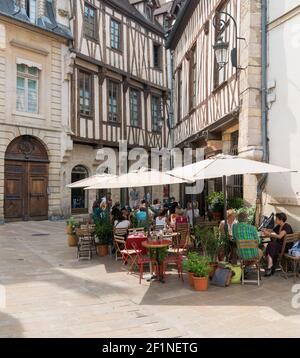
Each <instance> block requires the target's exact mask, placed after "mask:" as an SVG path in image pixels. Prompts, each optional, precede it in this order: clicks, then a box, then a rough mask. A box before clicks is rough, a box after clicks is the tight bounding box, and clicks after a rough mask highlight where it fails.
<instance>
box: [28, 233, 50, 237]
mask: <svg viewBox="0 0 300 358" xmlns="http://www.w3.org/2000/svg"><path fill="white" fill-rule="evenodd" d="M49 235H50V234H46V233H41V234H32V236H35V237H38V236H49Z"/></svg>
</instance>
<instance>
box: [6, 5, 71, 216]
mask: <svg viewBox="0 0 300 358" xmlns="http://www.w3.org/2000/svg"><path fill="white" fill-rule="evenodd" d="M68 5H69V2H68V1H67V0H56V1H49V0H48V1H46V0H26V1H25V0H18V1H17V0H16V1H13V0H1V1H0V223H1V222H4V220H5V221H12V220H45V219H48V218H49V217H50V218H56V217H62V216H66V215H68V207H65V206H64V200H63V198H62V195H61V192H62V191H61V188H62V186H64V185H65V184H66V182H63V179H62V173H63V158H64V153H65V150H66V148H67V147H68V146H71V144H70V141H69V140H68V138H69V137H68V134H67V132H68V131H67V127H68V119H69V106H68V104H69V99H68V88H69V83H68V80H69V74H68V73H69V66H68V65H69V62H68V59H69V55H68V50H69V42H70V41H71V40H72V36H71V32H70V29H69V13H68Z"/></svg>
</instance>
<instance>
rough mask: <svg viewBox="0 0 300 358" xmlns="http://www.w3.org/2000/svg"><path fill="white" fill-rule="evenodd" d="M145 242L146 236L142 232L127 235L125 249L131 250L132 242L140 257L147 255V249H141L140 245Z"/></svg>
mask: <svg viewBox="0 0 300 358" xmlns="http://www.w3.org/2000/svg"><path fill="white" fill-rule="evenodd" d="M145 240H147V235H146V234H145V233H143V232H139V233H132V234H129V235H128V237H127V240H126V248H127V249H133V247H132V243H133V242H134V243H135V244H136V246H137V247H138V249H139V250H141V253H142V255H147V249H146V248H145V247H143V245H142V243H143V242H144V241H145Z"/></svg>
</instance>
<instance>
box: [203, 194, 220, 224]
mask: <svg viewBox="0 0 300 358" xmlns="http://www.w3.org/2000/svg"><path fill="white" fill-rule="evenodd" d="M207 202H208V205H209V209H210V211H211V213H212V216H213V219H214V220H216V221H221V219H222V215H223V211H224V193H222V192H213V193H211V194H210V195H209V196H208V198H207Z"/></svg>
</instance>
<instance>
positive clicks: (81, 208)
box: [71, 165, 89, 213]
mask: <svg viewBox="0 0 300 358" xmlns="http://www.w3.org/2000/svg"><path fill="white" fill-rule="evenodd" d="M88 176H89V172H88V170H87V169H86V168H85V167H84V166H82V165H77V166H76V167H75V168H73V170H72V174H71V182H72V183H75V182H77V181H79V180H83V179H86V178H88ZM71 207H72V213H81V212H86V211H87V209H88V195H87V192H86V191H85V190H84V189H83V188H75V189H72V193H71Z"/></svg>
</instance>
